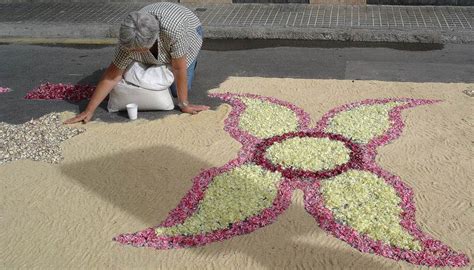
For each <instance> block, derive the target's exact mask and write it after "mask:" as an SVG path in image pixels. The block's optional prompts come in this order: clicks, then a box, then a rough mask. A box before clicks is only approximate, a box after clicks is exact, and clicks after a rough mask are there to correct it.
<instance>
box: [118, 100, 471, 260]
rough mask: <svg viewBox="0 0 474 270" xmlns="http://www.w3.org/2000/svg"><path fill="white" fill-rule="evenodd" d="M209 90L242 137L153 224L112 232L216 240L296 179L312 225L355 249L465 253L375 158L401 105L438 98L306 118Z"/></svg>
mask: <svg viewBox="0 0 474 270" xmlns="http://www.w3.org/2000/svg"><path fill="white" fill-rule="evenodd" d="M211 96H214V97H218V98H221V99H223V100H225V101H227V102H228V103H230V104H231V105H232V107H233V110H232V111H231V113H230V114H229V117H228V118H227V119H226V121H225V127H224V129H225V130H226V131H227V132H229V134H230V135H231V136H232V137H233V138H234V139H236V140H237V141H239V142H240V143H242V149H241V150H240V152H239V154H238V156H237V158H236V159H234V160H231V161H229V162H228V163H227V164H225V165H224V166H222V167H219V168H210V169H207V170H204V171H203V172H201V173H200V174H199V175H198V176H196V177H195V178H194V181H193V186H192V188H191V190H190V191H189V192H188V193H187V194H186V195H185V196H184V198H183V199H182V200H181V202H180V203H179V205H178V206H177V207H176V208H175V209H174V210H172V211H171V212H170V214H169V215H168V217H167V219H166V220H165V221H163V222H162V223H161V224H160V225H158V226H156V227H152V228H148V229H145V230H143V231H140V232H137V233H129V234H122V235H119V236H117V237H115V238H114V240H116V241H118V242H120V243H123V244H130V245H133V246H137V247H141V246H146V247H152V248H157V249H171V248H184V247H194V246H201V245H206V244H208V243H212V242H215V241H221V240H224V239H228V238H231V237H234V236H237V235H242V234H246V233H250V232H252V231H254V230H256V229H258V228H261V227H264V226H266V225H268V224H271V223H272V222H274V221H275V220H276V218H277V217H278V215H280V214H281V213H283V212H284V211H285V210H286V209H287V208H288V206H289V204H290V203H291V195H292V192H293V190H295V189H301V190H302V191H303V192H304V202H305V209H306V211H307V212H308V213H309V214H310V215H312V216H313V217H314V218H315V220H316V221H317V222H318V224H319V226H320V227H321V228H323V229H324V230H326V231H327V232H328V233H329V234H331V235H333V236H335V237H337V238H339V239H341V240H343V241H345V242H347V243H348V244H349V245H351V246H352V247H354V248H356V249H358V250H359V251H361V252H367V253H375V254H378V255H381V256H384V257H387V258H390V259H394V260H405V261H408V262H410V263H413V264H418V265H428V266H437V267H439V266H458V267H459V266H465V265H467V264H468V263H469V259H468V257H467V256H466V255H464V254H462V253H458V252H456V251H454V250H452V249H451V248H450V247H448V246H447V245H445V244H443V243H441V242H440V241H439V240H435V239H433V238H432V237H431V236H429V235H427V234H426V233H424V232H422V231H421V229H420V228H419V226H418V225H417V224H416V220H415V205H414V202H413V191H412V189H411V188H410V187H408V186H407V185H406V184H405V183H404V182H403V181H402V180H401V179H400V178H399V177H397V176H395V175H393V174H391V173H389V172H387V171H385V170H383V169H382V168H380V166H379V165H378V164H376V156H377V150H376V149H377V147H379V146H381V145H384V144H386V143H388V142H390V141H391V140H394V139H396V138H398V137H399V136H400V135H401V132H402V129H403V126H404V124H403V121H402V118H401V111H402V110H404V109H408V108H411V107H415V106H418V105H423V104H432V103H434V102H437V101H434V100H420V99H408V98H404V99H400V98H399V99H376V100H364V101H361V102H356V103H352V104H347V105H344V106H341V107H338V108H335V109H333V110H331V111H329V112H328V113H326V114H325V115H324V116H323V117H322V119H321V120H320V121H319V122H318V123H317V125H316V127H314V128H310V127H308V123H309V122H310V120H309V116H308V114H307V113H305V112H304V111H303V110H302V109H300V108H298V107H296V106H295V105H292V104H290V103H287V102H284V101H280V100H276V99H273V98H269V97H261V96H257V95H251V94H230V93H227V94H212V95H211ZM275 237H278V236H275Z"/></svg>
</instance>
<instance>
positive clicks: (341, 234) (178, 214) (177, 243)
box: [114, 93, 469, 266]
mask: <svg viewBox="0 0 474 270" xmlns="http://www.w3.org/2000/svg"><path fill="white" fill-rule="evenodd" d="M210 96H211V97H218V98H221V99H222V100H224V101H227V102H229V103H231V105H233V108H232V111H231V113H230V114H229V117H228V118H227V119H226V120H225V127H224V129H225V130H226V131H227V132H229V134H230V135H231V136H232V137H233V138H235V139H236V140H237V141H239V142H241V143H242V145H243V147H242V149H241V150H240V151H239V155H238V157H237V158H236V159H234V160H232V161H230V162H228V163H227V164H226V165H224V166H223V167H220V168H211V169H208V170H205V171H203V172H201V173H200V174H199V175H198V176H196V177H195V178H194V180H193V187H192V189H191V190H190V191H189V192H188V193H187V195H186V196H185V197H184V198H183V199H182V200H181V202H180V203H179V205H178V206H177V207H176V208H175V209H174V210H173V211H171V212H170V214H169V216H168V218H167V219H166V220H165V221H164V222H162V223H161V224H160V225H159V226H165V227H169V226H173V225H176V224H179V223H181V222H183V221H184V220H185V219H186V218H187V217H188V216H190V215H192V214H193V213H194V212H195V211H196V209H197V205H198V203H199V201H200V200H201V199H202V198H203V197H204V193H205V190H206V188H207V186H208V185H209V184H210V183H211V181H212V179H213V178H214V177H215V176H216V175H218V174H220V173H223V172H225V171H229V170H231V169H232V168H235V167H238V166H240V165H242V164H244V163H246V162H249V161H251V160H253V159H255V157H256V154H255V152H256V151H255V150H257V149H259V147H263V146H261V145H260V146H259V145H258V144H262V143H263V144H264V142H265V141H264V140H260V139H258V138H256V137H254V136H252V135H250V134H248V133H246V132H245V131H242V130H240V129H239V128H238V120H239V117H240V115H241V114H242V112H243V111H244V110H245V105H244V104H243V102H241V101H240V100H239V99H238V98H235V97H250V98H258V99H261V100H265V101H270V102H273V103H276V104H279V105H283V106H285V107H288V108H290V109H291V110H293V111H295V112H296V114H297V115H298V118H299V123H300V131H301V132H309V133H313V132H319V133H324V132H323V130H324V129H325V127H326V126H327V124H328V121H329V120H330V119H331V118H332V117H334V115H336V114H337V113H339V112H341V111H345V110H349V109H351V108H354V107H356V106H360V105H364V104H381V103H382V104H383V103H387V102H391V101H406V102H409V103H408V104H405V105H402V106H397V107H395V108H394V109H392V110H391V111H390V113H389V118H390V121H391V123H392V125H391V127H390V129H389V130H388V131H387V132H386V133H385V134H383V135H381V136H379V137H377V138H374V139H373V140H371V141H370V142H369V143H368V144H366V145H360V147H361V149H362V152H363V154H362V155H363V159H362V161H360V162H357V166H354V167H353V168H354V169H360V170H365V171H369V172H372V173H374V174H376V175H378V176H379V177H381V178H383V179H384V180H385V181H386V182H387V183H388V184H390V185H391V186H392V187H393V188H394V189H395V190H396V192H397V194H398V195H399V197H400V198H401V205H400V206H401V208H402V211H403V212H402V214H401V216H402V220H401V222H400V225H401V226H403V227H404V228H405V229H406V230H407V231H408V232H409V233H410V234H411V235H412V236H413V237H415V238H416V239H417V240H419V241H420V242H421V243H422V248H423V249H422V251H419V252H414V251H408V250H402V249H400V248H397V247H393V246H391V245H388V244H384V243H382V242H381V241H375V240H373V239H371V238H370V237H368V236H367V235H362V234H359V233H358V232H357V231H355V230H354V229H352V228H350V227H348V226H345V225H342V224H340V223H338V222H336V220H335V219H334V217H333V215H332V213H331V211H330V210H329V209H328V208H326V207H325V206H324V201H323V199H322V196H321V194H320V191H319V188H320V181H314V182H313V183H309V182H305V181H303V180H302V179H300V177H297V176H296V175H294V173H287V174H285V177H286V178H284V179H283V181H282V182H281V184H280V188H279V192H278V196H277V198H276V199H275V201H274V203H273V206H272V207H270V208H267V209H265V210H263V211H262V213H260V214H259V215H256V216H254V217H251V218H249V219H247V220H245V221H241V222H237V223H234V224H232V225H231V227H230V228H227V229H222V230H219V231H214V232H211V233H207V234H200V235H192V236H174V237H163V236H160V237H158V236H156V234H155V228H156V227H155V228H153V227H152V228H148V229H146V230H143V231H140V232H137V233H133V234H122V235H119V236H117V237H116V238H114V240H115V241H118V242H120V243H123V244H130V245H133V246H147V247H153V248H156V249H170V248H184V247H192V246H201V245H206V244H208V243H211V242H215V241H221V240H224V239H228V238H231V237H233V236H236V235H241V234H245V233H250V232H252V231H254V230H256V229H258V228H260V227H263V226H265V225H267V224H270V223H272V222H273V221H275V219H276V217H277V216H278V215H279V214H281V213H282V212H283V211H284V210H285V209H287V208H288V206H289V204H290V203H291V195H292V192H293V190H294V189H295V188H298V189H302V190H303V191H304V194H305V199H304V201H305V208H306V210H307V211H308V212H309V213H310V214H311V215H312V216H313V217H314V218H315V219H316V221H317V222H318V223H319V225H320V226H321V227H322V228H323V229H324V230H326V231H328V232H329V233H330V234H332V235H334V236H335V237H337V238H339V239H341V240H343V241H345V242H347V243H349V244H350V245H351V246H353V247H354V248H356V249H358V250H360V251H362V252H369V253H375V254H378V255H381V256H384V257H387V258H391V259H395V260H406V261H408V262H410V263H413V264H419V265H428V266H465V265H467V264H469V258H468V257H467V256H466V255H464V254H461V253H457V252H455V251H453V250H452V249H450V248H449V247H448V246H447V245H445V244H443V243H442V242H441V241H439V240H435V239H433V238H431V237H430V236H428V235H426V234H425V233H423V232H422V231H421V229H420V228H419V227H418V225H417V224H416V220H415V211H416V208H415V205H414V202H413V191H412V189H411V188H410V187H408V186H407V185H406V184H405V183H403V182H402V180H401V179H400V178H399V177H398V176H395V175H392V174H390V173H389V172H387V171H385V170H383V169H382V168H380V167H379V166H378V165H377V164H376V163H375V156H376V154H377V151H376V148H377V147H378V146H380V145H384V144H386V143H388V142H389V141H391V140H394V139H396V138H398V137H399V136H400V135H401V132H402V129H403V127H404V123H403V120H402V118H401V111H402V110H403V109H406V108H410V107H414V106H418V105H423V104H432V103H435V102H438V101H437V100H421V99H395V98H390V99H369V100H364V101H360V102H355V103H351V104H346V105H343V106H340V107H338V108H335V109H333V110H331V111H329V112H328V113H326V114H325V115H324V116H323V118H322V119H321V120H320V121H319V122H318V124H317V126H316V127H315V128H314V129H308V125H309V119H310V118H309V115H308V114H307V113H306V112H304V111H303V110H302V109H300V108H298V107H296V106H294V105H292V104H290V103H288V102H283V101H279V100H277V99H274V98H269V97H262V96H258V95H253V94H230V93H226V94H211V95H210ZM326 134H328V133H326ZM328 135H335V134H328ZM271 139H273V138H270V139H269V140H267V142H268V141H271ZM348 141H350V140H348ZM352 143H353V142H352ZM353 144H355V143H353ZM341 172H342V171H341ZM298 176H300V175H298ZM309 177H311V176H309ZM314 180H318V179H317V178H314ZM159 226H157V227H159Z"/></svg>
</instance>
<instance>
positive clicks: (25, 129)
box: [0, 113, 84, 165]
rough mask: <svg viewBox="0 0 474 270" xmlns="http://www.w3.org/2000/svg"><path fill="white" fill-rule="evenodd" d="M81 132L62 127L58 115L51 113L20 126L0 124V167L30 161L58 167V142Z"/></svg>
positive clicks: (59, 152)
mask: <svg viewBox="0 0 474 270" xmlns="http://www.w3.org/2000/svg"><path fill="white" fill-rule="evenodd" d="M82 132H84V129H77V128H70V127H67V126H65V125H63V124H62V123H61V121H60V117H59V114H58V113H50V114H47V115H45V116H43V117H41V118H39V119H35V120H31V121H28V122H26V123H24V124H21V125H10V124H7V123H4V122H1V123H0V165H2V164H5V163H8V162H11V161H15V160H20V159H30V160H35V161H44V162H48V163H59V162H60V161H61V160H62V159H63V156H62V154H61V146H60V144H61V142H63V141H65V140H67V139H70V138H72V137H74V136H76V135H78V134H80V133H82Z"/></svg>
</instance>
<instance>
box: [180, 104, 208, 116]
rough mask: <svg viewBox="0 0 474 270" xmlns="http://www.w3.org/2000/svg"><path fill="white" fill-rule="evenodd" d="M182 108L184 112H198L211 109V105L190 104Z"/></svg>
mask: <svg viewBox="0 0 474 270" xmlns="http://www.w3.org/2000/svg"><path fill="white" fill-rule="evenodd" d="M180 109H181V112H183V113H189V114H197V113H198V112H201V111H206V110H209V106H204V105H191V104H189V105H187V106H184V107H181V108H180Z"/></svg>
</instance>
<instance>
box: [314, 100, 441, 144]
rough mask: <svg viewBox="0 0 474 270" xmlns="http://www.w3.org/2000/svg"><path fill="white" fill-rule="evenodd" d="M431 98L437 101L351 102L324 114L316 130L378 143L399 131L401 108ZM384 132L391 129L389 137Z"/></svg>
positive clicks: (364, 141) (362, 142)
mask: <svg viewBox="0 0 474 270" xmlns="http://www.w3.org/2000/svg"><path fill="white" fill-rule="evenodd" d="M434 102H437V101H436V100H420V99H375V100H365V101H362V102H357V103H352V104H348V105H345V106H342V107H339V108H336V109H334V110H332V111H330V112H328V113H327V114H326V115H324V116H323V118H322V119H321V121H319V122H318V125H317V130H320V131H325V132H329V133H334V134H340V135H343V136H345V137H347V138H349V139H351V140H353V141H354V142H357V143H360V144H367V143H369V142H371V141H377V143H378V145H381V144H384V143H386V142H388V141H390V140H392V139H395V138H396V137H398V136H399V135H400V133H401V130H402V127H403V122H402V121H401V119H400V118H401V111H402V110H403V109H406V108H410V107H414V106H418V105H423V104H430V103H434ZM397 125H401V126H398V127H397ZM391 131H399V133H394V132H391ZM388 133H392V134H391V137H388V136H387V134H388ZM384 135H385V136H384Z"/></svg>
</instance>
